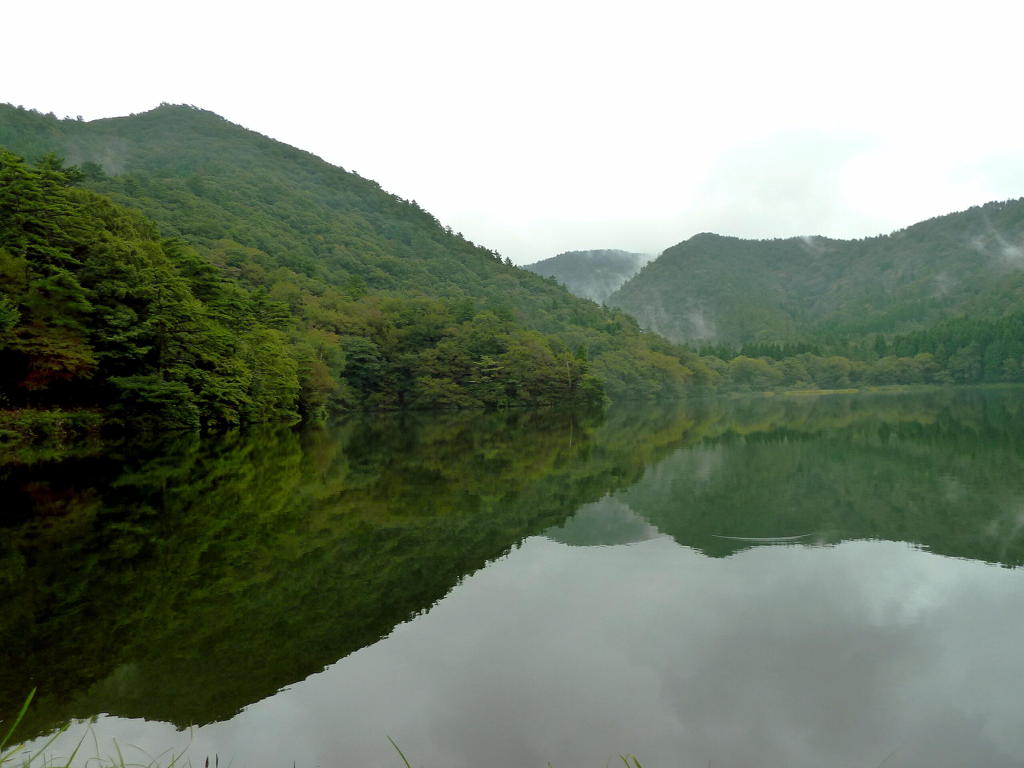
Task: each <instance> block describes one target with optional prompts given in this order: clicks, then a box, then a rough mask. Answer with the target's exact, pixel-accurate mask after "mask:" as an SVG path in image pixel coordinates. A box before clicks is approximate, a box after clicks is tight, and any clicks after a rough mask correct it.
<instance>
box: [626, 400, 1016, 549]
mask: <svg viewBox="0 0 1024 768" xmlns="http://www.w3.org/2000/svg"><path fill="white" fill-rule="evenodd" d="M945 397H946V398H947V399H946V401H945V402H943V401H942V400H941V399H940V400H938V401H934V403H935V407H934V408H930V409H928V410H921V409H920V405H921V404H920V402H915V401H914V400H912V399H909V398H902V403H903V405H904V412H903V414H902V416H901V418H891V416H894V415H895V414H889V416H890V417H887V414H886V412H885V410H884V409H883V410H875V411H873V410H872V408H871V401H870V400H867V401H861V402H860V403H859V404H858V405H857V406H856V407H854V408H852V409H850V410H848V411H846V413H845V414H842V413H840V412H836V411H833V412H832V413H831V414H830V410H832V409H833V408H834V407H835V406H837V405H841V403H840V402H839V401H838V400H837V401H834V402H833V403H831V404H827V403H808V404H807V406H808V408H811V409H813V408H815V407H817V408H818V410H819V415H820V416H822V417H823V418H822V420H821V423H822V424H823V425H827V424H829V423H832V424H834V425H835V426H832V427H827V426H823V427H819V428H816V427H814V425H813V423H812V422H810V421H807V422H805V424H804V425H803V426H800V427H798V428H794V427H789V426H781V425H780V426H773V425H771V424H770V423H766V424H765V425H764V428H763V429H762V430H760V431H757V430H746V429H739V430H725V431H722V432H721V433H720V434H718V435H717V436H715V437H712V438H709V439H708V440H707V441H706V442H705V443H703V444H701V445H698V446H694V447H692V448H688V449H683V450H679V451H676V452H675V453H673V454H672V455H671V456H670V457H668V458H666V459H665V460H663V461H662V462H660V463H658V464H657V465H655V466H652V467H650V468H649V469H648V470H647V471H646V472H645V474H644V477H643V479H642V480H640V482H638V483H636V484H635V485H634V486H632V487H631V488H629V489H628V490H626V491H624V492H622V493H620V494H618V496H617V498H619V499H621V500H622V501H623V502H624V503H626V504H628V505H629V507H630V508H631V509H633V510H634V512H635V513H636V514H638V515H640V516H642V517H643V518H644V519H645V520H647V521H649V522H650V523H651V524H652V525H654V526H656V527H657V528H658V530H660V531H662V532H663V533H666V534H669V535H671V536H673V537H674V538H675V539H676V540H677V541H678V542H679V543H680V544H684V545H686V546H690V547H694V548H696V549H698V550H700V551H702V552H704V553H705V554H708V555H712V556H723V555H729V554H731V553H733V552H737V551H739V550H742V549H747V548H749V547H751V546H757V545H759V544H772V543H775V544H793V545H820V544H824V543H833V542H837V541H841V540H848V539H884V540H889V541H906V542H909V543H912V544H917V545H920V546H923V547H925V548H927V549H929V550H931V551H934V552H936V553H939V554H945V555H952V556H955V557H964V558H971V559H977V560H986V561H989V562H993V563H1001V564H1004V565H1011V566H1017V565H1021V564H1024V419H1022V413H1021V405H1020V400H1019V398H1018V397H1017V396H1016V394H1013V395H1006V396H1001V395H999V394H984V393H977V392H975V393H972V392H960V393H958V394H956V395H946V396H945ZM877 402H878V401H876V404H877ZM893 402H895V403H899V402H901V399H900V398H890V402H889V403H884V402H883V403H882V404H883V405H885V406H886V407H889V408H891V406H892V404H893ZM855 403H857V401H856V399H851V400H850V402H849V403H846V404H845V405H846V406H850V405H852V404H855ZM745 407H746V406H745ZM765 408H766V413H767V411H768V410H769V409H770V408H771V406H769V405H766V406H765ZM915 411H916V413H917V418H908V416H912V415H913V414H914V413H915ZM839 417H841V418H839ZM790 537H802V538H799V539H792V540H791V541H788V542H787V541H776V542H772V541H764V540H766V539H786V538H790ZM759 540H760V541H759Z"/></svg>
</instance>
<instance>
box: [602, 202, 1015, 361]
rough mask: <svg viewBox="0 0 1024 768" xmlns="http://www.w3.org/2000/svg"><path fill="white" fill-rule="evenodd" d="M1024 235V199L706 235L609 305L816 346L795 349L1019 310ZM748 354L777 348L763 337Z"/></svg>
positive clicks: (711, 335) (716, 330)
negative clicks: (833, 230)
mask: <svg viewBox="0 0 1024 768" xmlns="http://www.w3.org/2000/svg"><path fill="white" fill-rule="evenodd" d="M1022 241H1024V200H1013V201H1007V202H996V203H988V204H986V205H984V206H981V207H975V208H971V209H969V210H967V211H963V212H960V213H954V214H949V215H947V216H941V217H938V218H934V219H930V220H928V221H924V222H921V223H919V224H915V225H914V226H912V227H909V228H907V229H904V230H900V231H898V232H894V233H893V234H891V235H885V236H880V237H872V238H867V239H863V240H832V239H829V238H822V237H814V238H789V239H785V240H781V239H776V240H742V239H739V238H735V237H721V236H718V235H712V234H700V235H696V236H695V237H692V238H690V239H689V240H686V241H685V242H682V243H679V244H678V245H675V246H673V247H672V248H669V249H667V250H666V251H665V252H664V253H663V254H662V255H661V256H660V257H659V258H658V259H657V260H655V261H654V262H652V263H650V264H648V265H647V266H646V267H645V268H644V269H642V270H641V271H640V273H639V274H637V275H636V276H635V277H634V278H632V279H631V280H630V281H629V282H627V283H626V284H625V285H624V286H623V287H622V288H621V289H619V291H617V292H616V293H615V294H614V295H613V296H612V297H610V298H609V300H608V303H609V304H610V305H614V306H618V307H622V308H623V309H625V310H626V311H628V312H630V313H631V314H633V315H634V316H635V317H637V318H638V319H639V320H640V322H641V324H642V325H643V326H644V327H647V328H652V329H654V330H656V331H658V332H660V333H663V334H665V335H666V336H668V337H669V338H670V339H673V340H675V341H678V342H684V341H685V342H693V343H700V344H726V345H731V346H733V347H737V346H741V345H742V346H744V347H757V346H758V345H768V346H776V347H779V346H784V345H791V346H798V347H799V346H801V345H802V346H803V347H804V348H803V349H791V351H789V352H788V353H785V354H784V356H791V355H793V354H800V353H804V352H815V351H816V350H815V349H814V347H822V348H825V347H832V348H834V347H836V346H841V345H844V344H846V343H848V342H851V341H857V342H859V341H863V340H865V339H866V338H870V339H871V340H872V341H873V340H874V337H875V336H876V335H878V334H882V335H885V336H889V335H892V334H902V333H909V332H912V331H915V330H920V329H926V328H929V327H931V326H933V325H936V324H938V323H940V322H942V321H943V320H946V319H949V318H953V317H957V316H961V315H967V316H970V317H974V318H978V319H984V320H989V321H990V320H996V319H999V318H1000V317H1003V316H1005V315H1007V314H1009V313H1012V312H1014V311H1019V310H1020V308H1021V306H1022V305H1024V260H1022V258H1021V253H1020V247H1019V245H1018V244H1019V243H1020V242H1022ZM837 351H838V350H837ZM744 354H747V355H749V356H752V357H760V356H773V354H772V353H770V352H768V351H767V350H765V349H764V348H763V347H762V349H753V348H752V349H749V350H747V351H745V352H744Z"/></svg>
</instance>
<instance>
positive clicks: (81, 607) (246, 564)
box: [0, 392, 1024, 735]
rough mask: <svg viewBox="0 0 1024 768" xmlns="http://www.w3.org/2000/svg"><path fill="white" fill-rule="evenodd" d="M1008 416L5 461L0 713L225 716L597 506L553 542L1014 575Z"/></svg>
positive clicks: (725, 425) (424, 438) (489, 426)
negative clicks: (815, 548)
mask: <svg viewBox="0 0 1024 768" xmlns="http://www.w3.org/2000/svg"><path fill="white" fill-rule="evenodd" d="M1020 410H1021V409H1020V406H1019V402H1018V400H1017V399H1016V398H1014V397H1013V396H1000V395H998V394H992V393H981V394H978V393H967V392H960V393H937V394H933V395H928V396H925V397H918V396H915V397H896V396H886V397H882V396H877V397H869V398H852V397H833V398H821V399H815V400H799V399H795V398H767V399H762V400H747V401H738V400H737V401H719V402H711V401H709V402H703V403H690V404H685V405H684V404H673V405H666V406H661V407H651V406H646V407H644V408H641V409H635V410H630V409H618V410H615V411H611V412H610V413H609V414H607V416H606V417H605V418H604V419H603V420H599V419H594V418H582V417H574V416H572V415H571V414H568V413H563V412H558V411H518V412H512V413H510V414H504V415H502V414H491V415H481V414H465V415H455V416H450V417H447V416H441V417H438V416H425V415H424V416H418V415H394V416H385V417H376V418H366V419H362V420H354V421H351V422H347V423H345V424H343V425H341V426H340V427H338V428H336V429H330V430H311V431H306V432H296V431H292V430H287V429H267V430H263V431H254V432H249V433H246V434H234V435H227V436H224V437H221V438H218V439H209V440H198V439H195V438H182V439H181V440H179V441H177V442H172V443H171V444H169V445H163V446H148V447H146V446H138V445H123V446H117V447H113V448H111V449H110V450H109V451H108V452H107V453H106V454H104V455H102V456H98V457H92V458H81V457H79V458H75V459H71V460H68V461H66V462H63V463H58V462H52V463H37V464H35V465H28V466H15V465H11V466H7V467H6V468H4V469H2V470H0V492H2V493H3V498H4V501H5V505H4V509H3V518H2V519H0V525H3V526H4V528H3V531H2V533H3V535H2V536H0V600H2V604H3V605H4V607H5V610H4V612H3V613H2V615H0V711H11V710H12V708H13V707H14V706H15V705H16V703H17V702H18V701H19V700H20V698H21V697H23V696H24V694H25V692H26V690H27V689H28V688H29V687H31V686H32V685H39V686H40V691H41V696H40V699H39V703H38V706H36V707H35V709H34V712H33V713H32V714H31V715H30V718H31V719H30V721H29V722H28V723H26V726H25V730H24V731H23V733H25V734H26V735H29V734H30V733H35V732H39V731H42V730H45V729H46V728H47V727H50V726H52V724H54V723H55V722H58V721H59V720H61V719H63V718H66V717H69V716H89V715H92V714H95V713H97V712H101V711H102V712H111V713H114V714H121V715H126V716H145V717H148V718H150V719H162V720H169V721H171V722H175V723H177V724H179V725H185V724H188V723H193V722H207V721H210V720H215V719H221V718H225V717H229V716H231V715H232V714H234V713H235V712H237V711H238V709H240V708H241V707H242V706H245V705H246V704H248V703H250V702H253V701H256V700H259V699H261V698H264V697H266V696H268V695H270V694H272V693H274V692H275V691H277V690H278V689H279V688H281V687H282V686H284V685H287V684H289V683H291V682H294V681H296V680H299V679H302V678H304V677H306V676H308V675H309V674H311V673H313V672H315V671H317V670H319V669H321V668H322V667H323V666H325V665H327V664H330V663H332V662H334V661H335V660H336V659H338V658H340V657H342V656H345V655H347V654H349V653H351V652H353V651H355V650H357V649H358V648H361V647H364V646H366V645H368V644H370V643H373V642H375V641H376V640H377V639H379V638H380V637H382V636H384V635H386V634H387V633H389V632H390V631H391V630H392V628H393V627H394V626H395V625H396V624H397V623H399V622H401V621H404V620H407V619H408V618H409V617H411V616H413V615H415V614H416V613H418V612H421V611H423V610H425V609H427V608H429V607H430V606H431V605H433V603H434V602H436V601H437V600H438V599H440V598H441V597H443V596H444V595H445V594H446V593H447V592H448V590H450V589H451V588H452V587H453V586H454V585H455V584H456V583H458V581H459V580H460V579H461V578H463V577H464V576H465V575H466V574H467V573H471V572H473V571H474V570H476V569H479V568H480V567H482V566H483V565H484V564H486V563H487V562H488V561H489V560H490V559H493V558H495V557H498V556H500V555H501V554H502V553H504V552H506V551H508V549H509V548H510V547H512V546H514V545H515V544H516V543H517V542H519V541H520V540H522V538H523V537H525V536H528V535H532V534H536V533H540V532H541V531H544V530H545V529H548V528H550V527H551V526H557V525H560V524H562V523H564V522H565V521H566V519H567V518H568V517H569V516H570V515H571V514H572V513H573V512H574V511H576V510H577V509H578V508H580V507H581V505H587V504H592V503H595V502H599V501H600V500H601V499H603V498H604V497H606V496H607V495H608V494H613V497H612V498H613V500H614V502H615V504H623V503H624V504H628V505H629V506H630V507H631V508H632V510H633V512H635V513H636V514H638V515H641V516H642V518H643V519H640V520H638V519H637V518H636V517H635V516H630V515H623V514H620V513H621V512H622V509H621V508H619V509H618V511H615V510H612V511H611V512H608V510H605V512H606V513H607V514H604V513H602V514H597V515H596V516H595V515H593V514H591V515H590V517H591V518H593V519H591V520H590V523H594V522H595V521H596V522H597V523H598V524H599V525H598V527H599V528H601V527H602V526H603V529H602V530H599V531H596V532H595V529H594V527H593V526H591V528H590V529H588V528H587V527H586V525H581V524H580V522H579V521H573V522H571V523H569V524H567V525H566V526H565V527H564V528H563V535H568V536H569V537H570V538H574V543H611V542H610V541H609V540H608V539H610V538H617V539H619V540H636V539H637V537H640V538H642V537H643V536H646V535H650V533H651V529H650V528H649V527H648V523H649V524H651V525H654V526H656V527H657V528H658V529H660V530H661V531H663V532H666V533H670V534H672V535H673V536H675V538H676V539H677V540H679V541H680V542H682V543H687V544H692V545H694V546H698V547H701V548H702V549H704V550H705V551H708V552H709V553H715V554H727V553H728V552H732V551H735V550H736V549H737V548H738V547H740V546H746V544H745V543H741V542H734V541H728V540H723V539H715V540H713V539H711V535H712V534H720V535H740V536H758V535H766V536H778V535H795V534H802V533H807V532H809V531H814V532H815V533H821V532H826V533H828V535H829V536H833V532H835V533H834V536H836V537H838V536H841V537H851V536H857V537H864V536H874V537H878V538H896V539H901V540H906V541H917V542H921V543H925V544H927V545H928V546H930V547H932V548H933V549H935V550H936V551H940V552H946V553H949V554H959V555H961V556H966V557H979V558H982V559H990V560H997V561H1001V562H1008V563H1016V562H1019V561H1020V553H1019V549H1020V545H1019V543H1018V542H1017V539H1015V538H1014V537H1013V536H1014V534H1013V531H1012V526H1013V524H1014V520H1016V521H1017V523H1016V524H1017V525H1018V526H1019V517H1018V518H1012V516H1011V514H1010V510H1011V509H1012V510H1015V512H1016V513H1019V512H1020V509H1021V507H1020V505H1019V501H1020V499H1024V489H1022V488H1021V487H1020V484H1021V482H1022V481H1021V480H1020V479H1019V478H1020V477H1021V475H1022V474H1024V473H1021V472H1020V459H1021V450H1022V449H1021V443H1020V436H1021V434H1022V430H1021V429H1020V425H1021V421H1022V417H1021V412H1020ZM684 447H685V448H687V450H677V449H679V448H684ZM627 489H628V490H627ZM942 499H945V500H946V501H945V502H941V500H942ZM937 502H941V503H937ZM602 503H603V504H605V505H607V504H608V503H609V502H608V501H607V500H606V501H605V502H602ZM1013 503H1017V506H1016V507H1013ZM591 509H593V508H591ZM1004 511H1005V513H1006V514H1005V515H1003V513H1004ZM1001 515H1002V516H1001ZM584 517H586V516H584ZM580 520H583V518H582V517H581V518H580ZM584 522H585V521H584ZM565 531H568V534H565ZM978 531H981V533H978ZM595 537H596V538H595ZM602 539H603V540H602ZM993 541H995V542H1001V546H1002V547H1003V549H1002V551H1000V550H998V548H993V546H992V544H991V542H993ZM709 542H710V543H709ZM715 542H717V544H716V543H715ZM716 546H717V547H719V549H715V547H716ZM1015 547H1016V549H1015Z"/></svg>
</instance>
